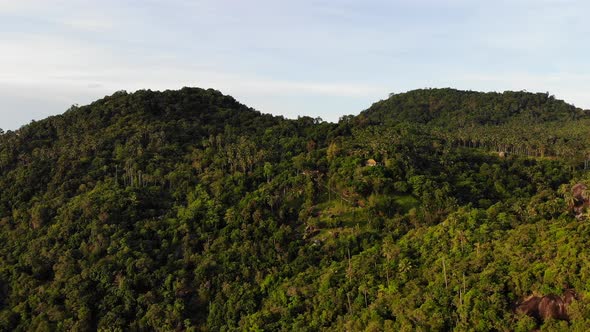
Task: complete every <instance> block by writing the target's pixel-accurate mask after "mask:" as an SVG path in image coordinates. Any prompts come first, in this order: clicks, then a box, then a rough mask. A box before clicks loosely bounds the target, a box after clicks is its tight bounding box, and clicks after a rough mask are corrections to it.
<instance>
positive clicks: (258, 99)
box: [0, 0, 590, 130]
mask: <svg viewBox="0 0 590 332" xmlns="http://www.w3.org/2000/svg"><path fill="white" fill-rule="evenodd" d="M589 12H590V1H585V0H580V1H577V0H510V1H504V0H493V1H487V0H481V1H478V0H388V1H386V0H358V1H352V0H337V1H335V0H296V1H280V0H249V1H243V0H242V1H240V0H232V1H228V0H194V1H189V0H141V1H125V0H116V1H115V0H101V1H96V0H92V1H85V0H0V128H3V129H5V130H14V129H18V128H19V127H20V126H22V125H24V124H27V123H29V122H30V121H31V120H40V119H43V118H45V117H47V116H49V115H54V114H60V113H63V112H64V111H65V110H67V109H68V108H69V107H70V106H71V105H73V104H79V105H85V104H88V103H90V102H92V101H93V100H96V99H99V98H102V97H104V96H106V95H110V94H112V93H113V92H115V91H118V90H127V91H129V92H132V91H136V90H138V89H152V90H166V89H179V88H182V87H184V86H196V87H202V88H214V89H217V90H219V91H221V92H222V93H224V94H229V95H232V96H234V97H235V98H236V99H237V100H239V101H240V102H242V103H244V104H246V105H248V106H250V107H253V108H255V109H257V110H259V111H261V112H264V113H272V114H276V115H284V116H286V117H289V118H296V117H297V116H303V115H308V116H312V117H321V118H322V119H324V120H327V121H337V120H338V118H339V117H340V116H342V115H347V114H358V113H359V112H360V111H362V110H364V109H366V108H368V107H369V106H370V105H371V104H372V103H374V102H376V101H378V100H381V99H385V98H387V96H388V95H389V93H399V92H404V91H408V90H412V89H417V88H428V87H432V88H434V87H453V88H458V89H465V90H478V91H505V90H527V91H532V92H549V93H551V94H553V95H555V96H556V97H557V98H559V99H563V100H565V101H567V102H569V103H573V104H575V105H576V106H578V107H582V108H590V93H588V92H589V88H590V61H588V60H587V59H588V57H589V55H590V52H589V51H590V43H589V40H588V38H589V37H588V36H590V20H588V19H587V16H588V13H589Z"/></svg>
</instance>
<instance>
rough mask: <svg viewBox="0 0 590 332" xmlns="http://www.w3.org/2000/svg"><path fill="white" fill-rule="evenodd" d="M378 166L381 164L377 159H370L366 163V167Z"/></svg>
mask: <svg viewBox="0 0 590 332" xmlns="http://www.w3.org/2000/svg"><path fill="white" fill-rule="evenodd" d="M377 165H379V163H378V162H377V161H376V160H375V159H369V160H367V161H366V162H365V166H368V167H375V166H377Z"/></svg>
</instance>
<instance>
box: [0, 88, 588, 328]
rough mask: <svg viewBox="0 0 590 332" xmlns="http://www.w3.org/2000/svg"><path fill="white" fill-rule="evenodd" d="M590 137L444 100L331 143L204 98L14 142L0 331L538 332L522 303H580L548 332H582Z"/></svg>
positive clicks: (481, 99)
mask: <svg viewBox="0 0 590 332" xmlns="http://www.w3.org/2000/svg"><path fill="white" fill-rule="evenodd" d="M392 105H393V106H392ZM412 105H413V106H412ZM420 105H422V106H420ZM424 105H439V106H436V107H434V108H433V109H434V111H433V112H430V113H428V114H430V115H428V116H427V117H425V115H424V114H425V113H424V112H425V110H426V108H429V109H430V107H431V106H428V107H427V106H424ZM510 105H521V106H518V107H516V108H517V110H514V109H512V110H511V109H510V107H511V106H510ZM523 105H524V106H523ZM506 107H508V108H509V109H508V110H506V109H505V108H506ZM420 112H422V113H420ZM537 115H538V116H537ZM461 117H464V118H465V119H466V120H465V123H469V124H470V125H469V126H468V127H469V128H470V130H469V131H465V130H463V129H465V128H466V127H464V125H463V124H460V123H458V122H454V121H452V120H453V119H457V118H461ZM530 119H535V120H534V121H532V122H528V120H530ZM525 120H526V121H525ZM515 124H518V126H520V134H519V131H516V130H513V129H512V128H516V127H514V126H515ZM557 124H562V125H564V124H567V126H566V127H565V128H562V129H558V128H557V127H555V126H556V125H557ZM571 124H575V126H574V127H569V126H570V125H571ZM562 127H563V126H562ZM540 128H542V129H543V130H544V133H545V134H546V135H547V136H550V135H552V140H545V139H543V141H542V142H544V143H543V144H545V145H543V146H541V145H539V146H537V145H534V144H540V143H539V142H537V141H534V142H533V141H532V140H529V139H528V138H527V137H528V136H527V134H525V133H524V132H526V131H527V130H529V131H530V132H534V131H535V130H540ZM588 128H590V127H589V126H588V122H587V119H586V115H585V112H584V111H581V110H579V109H577V108H575V107H573V106H570V105H567V104H565V103H563V102H560V101H556V100H554V99H553V98H550V97H548V96H546V95H538V94H529V93H520V92H518V93H504V94H482V93H475V92H462V91H456V90H448V89H442V90H419V91H414V92H409V93H407V94H405V95H403V96H392V97H391V98H390V99H389V100H387V101H382V102H380V103H377V104H375V105H374V106H373V107H372V108H370V109H369V110H367V111H365V112H363V113H361V114H360V115H359V116H356V117H355V116H349V117H344V118H343V119H342V120H341V121H340V122H339V123H337V124H331V123H326V122H323V121H321V120H320V119H312V118H308V117H302V118H299V119H297V120H288V119H284V118H281V117H274V116H271V115H266V114H261V113H259V112H257V111H255V110H252V109H250V108H248V107H246V106H244V105H242V104H240V103H238V102H237V101H235V100H234V99H233V98H231V97H229V96H224V95H222V94H221V93H220V92H218V91H214V90H202V89H196V88H185V89H182V90H179V91H164V92H152V91H138V92H136V93H132V94H128V93H125V92H118V93H115V94H114V95H112V96H109V97H105V98H104V99H101V100H99V101H96V102H94V103H92V104H91V105H88V106H82V107H73V108H72V109H70V110H69V111H68V112H66V113H65V114H63V115H60V116H55V117H51V118H48V119H46V120H42V121H37V122H33V123H31V124H29V125H27V126H25V127H23V128H21V129H20V130H18V131H15V132H8V133H6V134H3V135H0V187H1V188H2V191H0V243H3V245H2V246H0V330H7V331H8V330H10V331H29V330H68V331H69V330H81V331H86V330H88V331H91V330H97V329H99V330H100V329H103V330H117V329H118V330H163V331H170V330H179V331H184V330H187V331H219V330H224V331H229V330H255V331H258V330H268V331H274V330H284V331H291V330H297V331H319V330H327V331H334V330H354V331H357V330H367V331H381V330H388V331H400V330H477V331H488V330H520V331H527V330H530V329H532V328H533V327H534V326H535V325H536V323H535V321H534V320H533V319H532V318H530V317H526V316H522V315H515V314H514V312H513V310H512V309H513V305H514V303H515V302H517V301H518V300H519V299H521V298H524V297H526V296H528V295H530V294H533V293H535V294H541V295H543V294H548V293H551V292H554V293H560V292H562V291H563V290H564V288H566V287H571V288H574V289H575V290H576V291H577V292H578V294H579V300H578V301H576V302H575V303H574V304H572V305H571V306H570V317H571V321H570V322H569V323H567V322H565V321H549V322H546V323H545V324H544V326H543V328H545V329H552V330H555V329H567V328H571V329H574V330H580V331H583V330H586V329H587V328H588V327H589V326H590V319H588V317H590V298H589V297H588V296H589V295H590V286H589V285H588V283H587V280H588V276H587V275H588V271H590V263H589V262H590V260H588V259H586V257H590V248H588V247H587V246H586V243H587V241H588V238H589V236H590V225H589V224H588V223H587V222H586V221H584V220H580V219H576V218H575V216H574V214H573V211H572V208H573V206H574V205H577V206H579V205H580V203H581V202H578V201H576V200H579V198H576V197H574V196H573V195H572V192H571V187H572V185H573V184H575V183H580V182H581V183H589V180H590V177H589V176H588V175H587V173H586V172H585V171H584V163H583V159H580V160H578V159H576V158H573V157H569V155H567V154H566V153H565V151H566V150H567V149H570V150H571V151H578V150H579V148H578V146H577V144H579V142H578V141H576V140H575V139H573V137H577V136H575V135H580V137H581V136H582V135H583V133H584V132H586V133H587V132H588ZM523 129H524V130H523ZM462 130H463V131H462ZM476 133H477V134H478V135H481V136H478V137H488V136H490V135H491V133H494V135H496V136H494V137H496V138H495V139H496V140H497V141H495V142H496V143H497V144H505V145H503V146H501V148H502V149H501V150H508V149H510V148H511V149H512V150H510V152H513V154H510V155H508V156H507V157H503V158H501V157H499V156H498V154H497V153H492V151H494V150H497V148H498V146H497V145H496V146H494V145H486V144H485V142H488V141H489V140H488V139H483V138H482V139H479V140H477V139H475V138H474V137H475V136H473V135H475V134H476ZM460 135H465V136H460ZM470 135H471V136H470ZM491 136H493V135H491ZM585 139H587V138H585ZM466 141H468V142H469V143H468V144H466ZM506 142H512V143H506ZM523 142H528V146H529V148H530V151H525V150H519V149H518V148H519V147H520V146H527V145H526V144H525V143H523ZM510 144H512V145H510ZM519 144H520V145H519ZM541 148H544V149H545V150H544V152H543V154H541V153H534V151H536V150H535V149H537V150H539V149H541ZM519 151H520V153H519ZM557 151H560V152H559V153H557ZM567 151H569V150H567ZM572 156H577V154H572ZM584 213H586V212H584ZM584 215H585V214H584ZM583 217H584V216H582V218H583Z"/></svg>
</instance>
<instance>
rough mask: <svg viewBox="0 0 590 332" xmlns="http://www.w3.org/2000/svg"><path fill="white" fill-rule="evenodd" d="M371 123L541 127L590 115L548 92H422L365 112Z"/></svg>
mask: <svg viewBox="0 0 590 332" xmlns="http://www.w3.org/2000/svg"><path fill="white" fill-rule="evenodd" d="M361 116H364V117H366V118H368V119H369V120H370V121H371V123H392V122H403V121H407V122H414V123H422V124H429V125H432V126H439V127H445V128H451V129H456V128H458V127H462V126H478V125H500V124H505V123H509V122H513V121H519V122H520V121H522V122H528V123H529V124H537V123H543V122H550V121H570V120H579V119H583V118H584V119H587V118H589V117H590V112H588V111H584V110H582V109H580V108H576V107H574V106H572V105H570V104H567V103H566V102H564V101H563V100H558V99H555V97H554V96H550V95H549V94H548V93H530V92H524V91H519V92H514V91H506V92H503V93H498V92H488V93H482V92H476V91H462V90H455V89H450V88H446V89H421V90H413V91H409V92H406V93H400V94H392V95H390V97H389V98H388V99H386V100H382V101H379V102H377V103H375V104H373V105H372V106H371V107H370V108H369V109H368V110H366V111H364V112H362V113H361Z"/></svg>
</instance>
